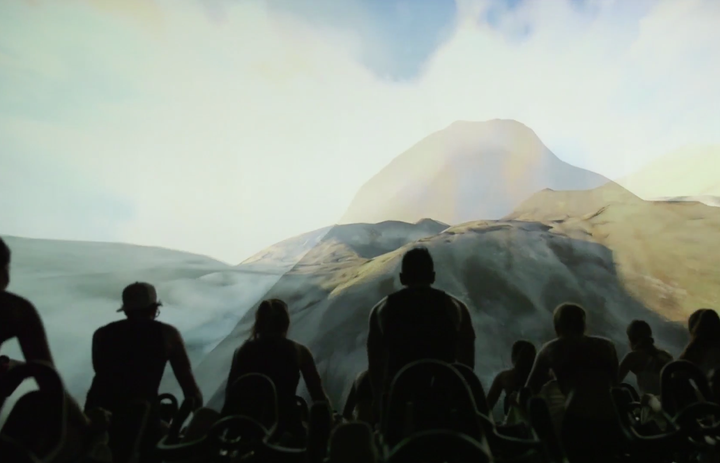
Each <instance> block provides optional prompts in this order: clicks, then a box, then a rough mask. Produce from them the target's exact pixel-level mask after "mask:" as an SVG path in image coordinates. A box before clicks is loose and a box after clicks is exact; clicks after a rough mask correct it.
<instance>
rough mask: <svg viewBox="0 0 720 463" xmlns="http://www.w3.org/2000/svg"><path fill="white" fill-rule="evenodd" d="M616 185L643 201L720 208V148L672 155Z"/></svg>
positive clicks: (701, 147) (685, 150)
mask: <svg viewBox="0 0 720 463" xmlns="http://www.w3.org/2000/svg"><path fill="white" fill-rule="evenodd" d="M617 182H618V183H620V184H621V185H623V186H624V187H625V188H627V189H629V190H630V191H632V192H633V193H635V194H636V195H638V196H640V197H641V198H643V199H649V200H664V201H697V202H701V203H704V204H707V205H709V206H720V145H699V146H688V147H685V148H682V149H679V150H677V151H673V152H671V153H669V154H666V155H664V156H661V157H659V158H658V159H655V160H654V161H652V162H651V163H649V164H648V165H646V166H644V167H642V168H641V169H639V170H638V171H636V172H634V173H632V174H630V175H628V176H625V177H623V178H621V179H618V180H617Z"/></svg>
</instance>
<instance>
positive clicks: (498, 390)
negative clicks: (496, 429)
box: [487, 371, 505, 411]
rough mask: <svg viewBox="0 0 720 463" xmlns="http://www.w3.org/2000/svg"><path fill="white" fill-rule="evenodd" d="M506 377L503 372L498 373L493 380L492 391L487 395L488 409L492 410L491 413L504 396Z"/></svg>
mask: <svg viewBox="0 0 720 463" xmlns="http://www.w3.org/2000/svg"><path fill="white" fill-rule="evenodd" d="M504 376H505V372H504V371H501V372H500V373H498V375H497V376H496V377H495V379H494V380H493V383H492V386H490V391H489V392H488V395H487V403H488V407H489V408H490V411H492V409H493V408H495V404H497V401H498V400H499V399H500V394H502V391H503V389H505V387H504V383H505V381H504V379H505V378H504Z"/></svg>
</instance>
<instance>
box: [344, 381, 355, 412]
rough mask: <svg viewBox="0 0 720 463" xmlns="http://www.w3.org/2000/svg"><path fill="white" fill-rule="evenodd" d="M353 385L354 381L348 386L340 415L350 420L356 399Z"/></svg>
mask: <svg viewBox="0 0 720 463" xmlns="http://www.w3.org/2000/svg"><path fill="white" fill-rule="evenodd" d="M355 386H356V382H355V381H354V382H353V384H352V386H351V387H350V393H349V394H348V397H347V399H346V400H345V407H344V408H343V413H342V416H343V418H345V419H346V420H352V418H353V411H354V410H355V404H356V402H357V400H356V399H355Z"/></svg>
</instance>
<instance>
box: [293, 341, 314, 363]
mask: <svg viewBox="0 0 720 463" xmlns="http://www.w3.org/2000/svg"><path fill="white" fill-rule="evenodd" d="M292 343H293V345H294V346H295V350H296V352H297V354H298V358H299V359H300V363H301V364H305V363H307V362H311V361H313V355H312V352H310V349H308V348H307V346H304V345H302V344H300V343H299V342H295V341H292Z"/></svg>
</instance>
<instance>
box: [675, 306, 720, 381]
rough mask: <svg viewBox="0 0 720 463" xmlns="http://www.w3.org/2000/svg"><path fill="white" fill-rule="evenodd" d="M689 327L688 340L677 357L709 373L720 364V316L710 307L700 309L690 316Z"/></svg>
mask: <svg viewBox="0 0 720 463" xmlns="http://www.w3.org/2000/svg"><path fill="white" fill-rule="evenodd" d="M689 327H690V331H691V333H690V342H689V343H688V345H687V347H685V350H684V351H683V353H682V354H680V357H679V358H680V359H682V360H688V361H690V362H693V363H694V364H696V365H697V366H698V367H700V368H701V369H702V370H703V371H704V372H705V373H709V372H710V371H712V370H713V369H715V368H717V367H719V366H720V317H719V316H718V314H717V312H715V311H714V310H712V309H700V310H698V311H696V312H695V313H693V315H692V316H691V318H690V321H689Z"/></svg>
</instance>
